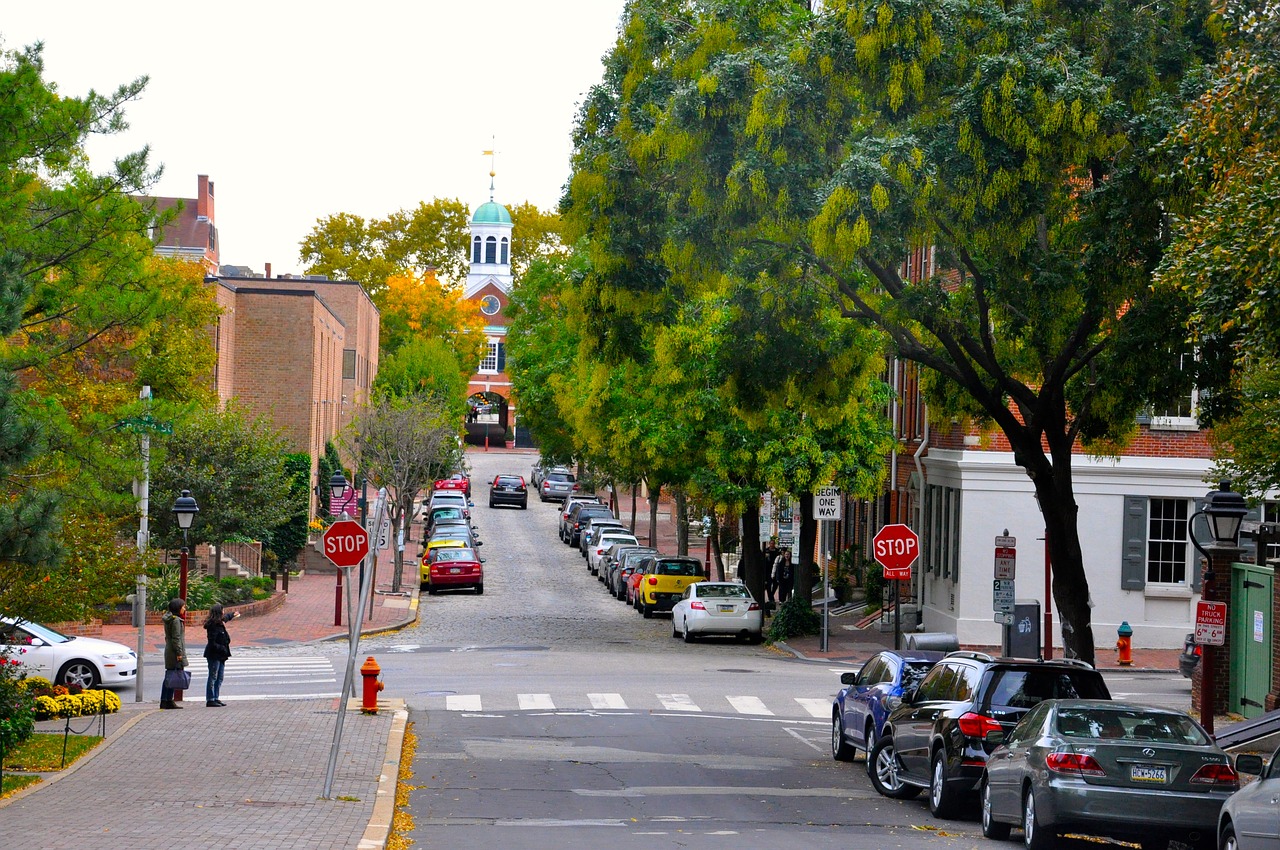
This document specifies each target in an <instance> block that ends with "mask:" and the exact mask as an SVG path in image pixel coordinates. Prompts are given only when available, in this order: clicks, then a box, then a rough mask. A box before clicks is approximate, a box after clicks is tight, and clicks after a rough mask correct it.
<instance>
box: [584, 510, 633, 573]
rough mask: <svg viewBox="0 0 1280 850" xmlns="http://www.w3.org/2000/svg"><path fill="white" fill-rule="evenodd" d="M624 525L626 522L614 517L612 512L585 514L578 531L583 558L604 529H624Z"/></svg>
mask: <svg viewBox="0 0 1280 850" xmlns="http://www.w3.org/2000/svg"><path fill="white" fill-rule="evenodd" d="M626 527H627V526H626V523H624V522H623V521H622V520H620V519H618V518H617V517H615V516H614V515H613V514H612V513H606V514H599V515H587V517H586V518H585V519H584V520H583V521H582V528H581V529H579V531H578V552H579V554H580V555H582V557H583V558H584V559H585V558H586V557H587V551H588V550H589V549H590V547H591V546H592V545H593V544H594V543H595V541H596V539H597V538H598V537H599V536H600V534H601V533H602V532H603V531H604V530H605V529H610V530H613V531H625V530H626ZM588 566H590V562H588Z"/></svg>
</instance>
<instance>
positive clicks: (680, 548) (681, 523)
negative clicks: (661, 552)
mask: <svg viewBox="0 0 1280 850" xmlns="http://www.w3.org/2000/svg"><path fill="white" fill-rule="evenodd" d="M674 495H675V502H676V554H677V555H688V554H689V500H688V499H687V498H686V497H685V495H684V490H676V492H675V494H674Z"/></svg>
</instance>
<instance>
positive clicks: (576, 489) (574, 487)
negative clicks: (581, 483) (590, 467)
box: [573, 484, 579, 493]
mask: <svg viewBox="0 0 1280 850" xmlns="http://www.w3.org/2000/svg"><path fill="white" fill-rule="evenodd" d="M578 489H579V488H578V485H577V484H574V485H573V491H574V492H575V493H576V492H578Z"/></svg>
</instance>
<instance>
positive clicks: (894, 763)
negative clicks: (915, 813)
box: [871, 738, 920, 800]
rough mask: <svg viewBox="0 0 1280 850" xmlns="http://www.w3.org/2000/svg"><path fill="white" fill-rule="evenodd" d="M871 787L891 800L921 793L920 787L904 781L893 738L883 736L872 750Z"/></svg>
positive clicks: (907, 797)
mask: <svg viewBox="0 0 1280 850" xmlns="http://www.w3.org/2000/svg"><path fill="white" fill-rule="evenodd" d="M871 761H872V764H873V770H872V771H871V787H872V788H875V789H876V793H877V794H879V795H880V796H882V797H888V798H889V799H891V800H909V799H911V798H912V797H918V796H919V795H920V789H919V788H917V787H916V786H914V785H908V784H906V783H905V782H903V781H902V778H901V776H900V775H899V774H900V767H899V764H898V753H897V752H896V751H895V750H894V749H893V738H881V739H880V740H879V741H876V745H875V747H874V748H872V750H871Z"/></svg>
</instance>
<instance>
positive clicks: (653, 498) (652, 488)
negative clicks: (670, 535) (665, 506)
mask: <svg viewBox="0 0 1280 850" xmlns="http://www.w3.org/2000/svg"><path fill="white" fill-rule="evenodd" d="M661 495H662V485H661V484H650V485H649V545H650V546H652V547H653V548H654V549H657V548H658V498H659V496H661Z"/></svg>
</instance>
